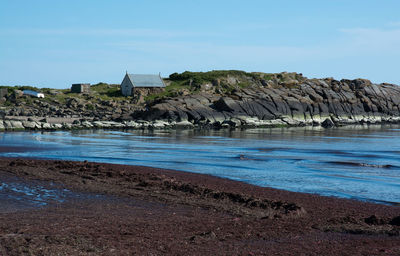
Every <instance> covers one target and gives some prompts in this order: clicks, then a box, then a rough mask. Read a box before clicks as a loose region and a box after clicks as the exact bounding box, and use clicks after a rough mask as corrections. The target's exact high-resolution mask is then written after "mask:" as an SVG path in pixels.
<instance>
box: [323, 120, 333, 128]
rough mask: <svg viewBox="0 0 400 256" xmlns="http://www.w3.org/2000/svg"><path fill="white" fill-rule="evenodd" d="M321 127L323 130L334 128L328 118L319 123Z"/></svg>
mask: <svg viewBox="0 0 400 256" xmlns="http://www.w3.org/2000/svg"><path fill="white" fill-rule="evenodd" d="M321 126H322V127H324V128H332V127H334V126H335V123H334V122H333V121H332V120H331V119H330V118H327V119H325V121H323V122H322V123H321Z"/></svg>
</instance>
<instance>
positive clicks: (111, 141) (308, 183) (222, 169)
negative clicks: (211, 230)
mask: <svg viewBox="0 0 400 256" xmlns="http://www.w3.org/2000/svg"><path fill="white" fill-rule="evenodd" d="M0 144H1V145H3V146H13V147H14V148H17V149H18V147H28V149H29V150H28V151H27V152H5V153H0V156H12V157H19V156H20V157H36V158H50V159H65V160H79V161H82V160H88V161H95V162H108V163H119V164H130V165H144V166H153V167H162V168H168V169H174V170H182V171H189V172H196V173H207V174H212V175H215V176H220V177H226V178H230V179H234V180H240V181H245V182H248V183H251V184H255V185H259V186H268V187H274V188H280V189H286V190H291V191H300V192H307V193H318V194H322V195H332V196H339V197H346V198H356V199H360V200H371V201H377V202H393V203H400V126H382V127H381V126H370V127H364V128H363V129H359V128H356V127H345V128H336V129H315V128H314V129H313V128H274V129H249V130H244V131H240V130H235V131H228V130H220V131H187V130H182V131H125V132H120V131H107V130H106V131H102V130H98V131H72V132H69V131H65V132H64V131H63V132H14V133H8V132H7V133H1V134H0ZM15 151H20V150H15ZM0 183H1V182H0ZM3 184H5V183H4V182H3ZM0 190H1V188H0Z"/></svg>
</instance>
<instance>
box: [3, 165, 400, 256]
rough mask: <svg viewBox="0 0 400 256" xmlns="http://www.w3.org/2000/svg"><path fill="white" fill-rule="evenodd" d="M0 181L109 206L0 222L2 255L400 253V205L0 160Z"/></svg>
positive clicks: (153, 171)
mask: <svg viewBox="0 0 400 256" xmlns="http://www.w3.org/2000/svg"><path fill="white" fill-rule="evenodd" d="M0 173H8V174H9V175H15V176H17V177H19V178H21V179H23V180H26V181H28V182H29V181H32V180H39V181H41V182H53V183H56V184H60V186H62V187H64V188H67V189H69V190H71V191H76V192H79V193H94V194H99V195H105V196H110V197H112V198H113V199H110V200H106V199H99V200H85V199H82V200H71V201H68V202H65V203H58V204H55V205H50V206H49V207H44V208H40V209H33V210H27V211H17V212H14V213H0V220H1V221H0V223H1V224H0V225H1V226H0V241H1V243H0V252H3V251H4V250H6V254H7V253H8V254H9V255H18V253H17V252H18V250H19V249H18V248H25V249H27V250H28V251H29V250H30V251H31V252H32V253H34V254H37V253H38V252H40V251H39V249H38V248H42V250H47V252H49V253H51V252H55V251H57V250H61V252H64V251H65V254H68V253H69V254H77V252H80V253H83V254H90V252H91V251H92V250H94V251H92V253H93V252H94V253H95V254H101V255H106V254H109V253H110V252H114V253H116V254H124V253H135V252H136V253H144V252H146V253H155V254H180V255H182V254H185V252H186V254H187V252H191V254H195V255H196V254H209V253H214V254H221V253H222V252H224V253H223V254H245V255H249V254H250V255H251V254H254V255H265V254H267V255H268V254H271V253H277V254H282V255H293V253H295V254H296V253H305V254H309V255H318V254H325V255H338V254H343V253H344V254H352V255H362V254H365V253H367V254H369V255H380V254H385V255H396V254H399V253H400V223H398V222H399V220H398V219H399V218H400V207H398V206H388V205H381V204H374V203H370V202H361V201H355V200H349V199H340V198H335V197H324V196H319V195H314V194H305V193H298V192H289V191H285V190H278V189H273V188H264V187H258V186H254V185H250V184H246V183H243V182H239V181H233V180H228V179H223V178H218V177H214V176H210V175H204V174H195V173H189V172H180V171H172V170H164V169H159V168H150V167H142V166H127V165H116V164H100V163H90V162H73V161H60V160H34V159H21V158H0ZM94 209H95V210H94ZM39 216H47V217H49V218H43V217H39ZM21 218H22V220H23V221H22V222H20V220H21ZM61 220H67V221H61ZM99 223H103V225H99ZM35 225H36V226H35ZM37 225H39V226H37ZM54 225H56V226H57V225H58V226H59V227H58V228H56V227H55V226H54ZM93 227H95V230H96V232H91V231H90V228H92V229H93ZM176 229H177V230H176ZM21 230H22V231H21ZM62 230H64V232H62ZM65 230H68V232H65ZM122 230H125V231H124V232H122ZM133 230H135V231H137V232H133ZM10 232H11V233H12V234H13V236H10V234H11V233H10ZM21 232H22V233H21ZM110 232H111V233H110ZM113 232H114V233H113ZM45 233H46V234H47V233H50V234H51V235H50V237H51V238H52V239H53V240H52V239H45V238H44V237H41V235H40V234H45ZM76 234H78V235H76ZM79 234H80V235H79ZM111 234H114V235H111ZM26 236H27V237H28V238H30V239H31V240H29V241H28V242H27V238H26ZM17 237H18V239H17ZM21 237H22V238H23V239H22V238H21ZM32 237H39V238H38V239H36V240H35V239H34V240H32ZM77 237H79V239H81V240H82V239H83V240H84V242H83V244H85V246H84V248H83V247H82V248H81V247H80V246H82V244H79V242H78V241H77V240H76V239H77ZM61 238H62V239H61ZM21 239H22V240H21ZM79 239H78V240H79ZM65 241H69V242H70V244H68V243H66V242H65ZM250 241H251V242H250ZM71 244H72V245H71ZM154 244H157V245H158V247H157V246H154ZM13 245H14V247H13ZM17 245H18V246H17ZM21 246H22V247H21ZM17 247H18V248H17ZM138 248H143V250H139V249H138ZM87 249H89V251H87ZM2 250H3V251H2ZM76 250H78V251H76Z"/></svg>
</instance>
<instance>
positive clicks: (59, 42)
mask: <svg viewBox="0 0 400 256" xmlns="http://www.w3.org/2000/svg"><path fill="white" fill-rule="evenodd" d="M399 10H400V1H398V0H385V1H378V0H363V1H361V0H346V1H345V0H324V1H321V0H318V1H316V0H308V1H307V0H303V1H298V0H280V1H276V0H275V1H267V0H264V1H258V0H253V1H243V0H242V1H236V0H230V1H225V0H220V1H217V0H214V1H209V0H202V1H183V0H182V1H178V0H176V1H174V0H170V1H161V0H146V1H135V0H132V1H128V0H113V1H111V0H109V1H106V0H79V1H78V0H58V1H54V0H52V1H50V0H35V1H31V0H18V1H16V0H1V4H0V85H34V86H38V87H52V88H68V87H70V84H71V83H78V82H89V83H97V82H100V81H101V82H107V83H120V82H121V81H122V78H123V76H124V74H125V71H126V70H128V72H130V73H144V74H146V73H158V72H161V74H162V76H168V75H169V74H171V73H173V72H183V71H185V70H190V71H209V70H215V69H239V70H245V71H260V72H281V71H290V72H299V73H303V74H304V75H305V76H307V77H318V78H320V77H334V78H336V79H342V78H358V77H362V78H368V79H370V80H372V81H374V82H377V83H381V82H391V83H396V84H400V67H399V66H400V65H399V63H398V62H399V60H400V16H399V15H398V12H399Z"/></svg>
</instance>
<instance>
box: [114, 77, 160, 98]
mask: <svg viewBox="0 0 400 256" xmlns="http://www.w3.org/2000/svg"><path fill="white" fill-rule="evenodd" d="M160 88H165V83H164V81H163V80H162V78H161V76H160V74H158V75H143V74H128V73H126V74H125V77H124V80H122V83H121V93H122V95H124V96H131V95H134V93H135V89H148V90H149V91H150V90H152V89H156V90H157V89H160Z"/></svg>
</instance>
